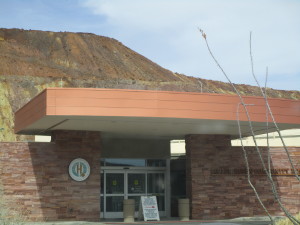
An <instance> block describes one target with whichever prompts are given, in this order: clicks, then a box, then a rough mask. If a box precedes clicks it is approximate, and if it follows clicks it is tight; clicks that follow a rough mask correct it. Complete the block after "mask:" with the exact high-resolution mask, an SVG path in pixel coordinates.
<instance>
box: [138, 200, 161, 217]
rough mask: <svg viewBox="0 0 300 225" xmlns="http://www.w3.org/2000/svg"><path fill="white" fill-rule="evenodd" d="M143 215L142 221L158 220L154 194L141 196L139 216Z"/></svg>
mask: <svg viewBox="0 0 300 225" xmlns="http://www.w3.org/2000/svg"><path fill="white" fill-rule="evenodd" d="M141 214H142V215H143V216H144V221H149V220H152V221H153V220H156V221H159V220H160V219H159V213H158V207H157V200H156V196H141V201H140V210H139V218H141V216H142V215H141Z"/></svg>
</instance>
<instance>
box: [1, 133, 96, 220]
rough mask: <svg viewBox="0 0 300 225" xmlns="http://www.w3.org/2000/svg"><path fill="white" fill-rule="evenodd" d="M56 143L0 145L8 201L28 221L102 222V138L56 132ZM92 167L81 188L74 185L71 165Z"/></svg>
mask: <svg viewBox="0 0 300 225" xmlns="http://www.w3.org/2000/svg"><path fill="white" fill-rule="evenodd" d="M52 138H53V139H54V143H7V142H4V143H0V182H1V183H2V184H3V185H4V190H5V194H6V195H10V196H11V197H12V198H13V199H14V200H16V201H18V202H19V204H20V206H21V207H22V208H24V209H26V211H27V213H28V216H29V220H38V221H41V220H44V221H47V220H49V221H54V220H89V221H97V220H99V218H100V161H99V160H100V148H101V145H100V140H101V138H100V133H99V132H84V131H56V132H55V133H53V135H52ZM75 158H83V159H85V160H87V161H88V163H89V164H90V167H91V174H90V176H89V177H88V178H87V179H86V180H85V181H82V182H76V181H74V180H72V178H71V177H70V176H69V173H68V167H69V164H70V162H71V161H72V160H73V159H75Z"/></svg>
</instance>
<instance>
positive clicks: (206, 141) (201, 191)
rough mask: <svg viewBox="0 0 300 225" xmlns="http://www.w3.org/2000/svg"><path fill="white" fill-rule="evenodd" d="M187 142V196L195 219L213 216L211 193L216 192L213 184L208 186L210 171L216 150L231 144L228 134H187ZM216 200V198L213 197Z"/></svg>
mask: <svg viewBox="0 0 300 225" xmlns="http://www.w3.org/2000/svg"><path fill="white" fill-rule="evenodd" d="M185 143H186V176H187V177H186V182H187V195H188V196H187V197H188V198H189V199H190V204H191V210H190V211H191V217H192V218H193V219H206V218H211V216H212V215H211V210H210V206H209V205H207V204H209V201H210V200H212V199H210V197H209V193H212V192H214V190H213V188H214V187H213V186H211V187H208V186H207V185H205V184H207V183H209V180H210V172H211V169H212V166H213V164H211V163H210V162H212V161H214V157H216V152H218V151H222V150H224V149H225V148H227V147H228V146H230V145H231V142H230V136H228V135H194V134H192V135H187V136H186V138H185ZM213 200H216V199H213Z"/></svg>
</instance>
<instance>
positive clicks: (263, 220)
mask: <svg viewBox="0 0 300 225" xmlns="http://www.w3.org/2000/svg"><path fill="white" fill-rule="evenodd" d="M280 218H281V217H274V219H275V220H277V219H280ZM109 224H110V225H113V224H115V225H117V224H128V225H147V224H154V225H171V224H177V225H200V224H201V225H269V224H270V219H269V218H268V217H241V218H235V219H228V220H214V221H209V220H190V221H179V220H178V219H177V218H171V219H164V220H162V221H148V222H144V221H135V222H134V223H124V222H122V220H103V221H101V222H84V221H69V222H63V221H60V222H30V223H25V225H109Z"/></svg>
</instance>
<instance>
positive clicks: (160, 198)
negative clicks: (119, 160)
mask: <svg viewBox="0 0 300 225" xmlns="http://www.w3.org/2000/svg"><path fill="white" fill-rule="evenodd" d="M165 187H166V168H165V167H157V168H155V167H119V166H117V167H111V166H108V167H106V166H104V167H102V169H101V218H122V217H123V200H124V199H134V200H135V211H136V216H137V215H138V211H139V204H140V198H141V196H156V197H157V203H158V210H159V214H160V216H166V205H167V198H166V188H165Z"/></svg>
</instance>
